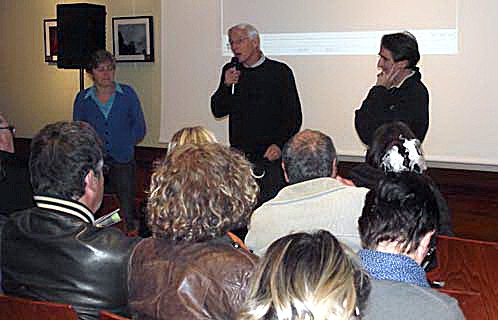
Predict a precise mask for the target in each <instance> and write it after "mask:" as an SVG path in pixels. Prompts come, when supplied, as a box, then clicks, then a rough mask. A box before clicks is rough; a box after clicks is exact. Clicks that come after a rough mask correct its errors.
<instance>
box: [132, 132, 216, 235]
mask: <svg viewBox="0 0 498 320" xmlns="http://www.w3.org/2000/svg"><path fill="white" fill-rule="evenodd" d="M216 142H217V141H216V137H215V136H214V134H213V133H212V132H211V131H209V130H208V129H206V128H204V127H202V126H196V127H185V128H182V129H180V130H178V131H177V132H175V133H174V134H173V136H172V137H171V140H170V142H169V144H168V149H167V153H166V154H170V153H171V152H172V151H173V150H174V149H175V148H176V147H180V146H183V145H186V144H196V145H199V144H204V143H216ZM146 202H147V199H145V200H144V201H143V202H142V204H141V217H140V228H139V234H140V236H142V237H144V238H146V237H150V235H151V233H150V230H149V228H148V226H147V221H146V220H147V208H146Z"/></svg>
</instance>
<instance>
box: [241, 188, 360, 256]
mask: <svg viewBox="0 0 498 320" xmlns="http://www.w3.org/2000/svg"><path fill="white" fill-rule="evenodd" d="M367 192H368V189H366V188H357V187H349V186H345V185H343V184H341V183H340V182H339V181H337V180H336V179H333V178H317V179H313V180H308V181H304V182H300V183H296V184H293V185H290V186H287V187H285V188H283V189H282V190H280V192H279V193H278V194H277V196H276V197H275V198H273V199H272V200H270V201H268V202H266V203H264V204H263V205H262V206H261V207H259V208H258V209H256V211H254V213H253V214H252V216H251V222H250V225H249V232H248V233H247V236H246V238H245V243H246V245H247V246H248V247H249V249H251V250H253V252H254V253H255V254H256V255H259V256H262V255H263V254H264V253H265V252H266V249H267V248H268V247H269V246H270V244H271V243H272V242H273V241H275V240H277V239H279V238H281V237H283V236H285V235H288V234H290V233H295V232H303V231H306V232H310V231H314V230H319V229H324V230H328V231H330V232H331V233H333V234H334V235H335V236H336V237H337V238H338V239H339V240H340V241H342V242H343V243H346V244H347V245H349V246H350V247H352V249H353V250H355V251H357V250H359V249H360V246H361V244H360V236H359V234H358V218H359V217H360V215H361V210H362V209H363V203H364V199H365V195H366V193H367Z"/></svg>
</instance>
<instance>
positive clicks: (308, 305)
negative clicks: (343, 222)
mask: <svg viewBox="0 0 498 320" xmlns="http://www.w3.org/2000/svg"><path fill="white" fill-rule="evenodd" d="M369 292H370V282H369V279H368V277H367V276H366V274H365V273H364V272H363V271H362V270H361V268H360V266H359V264H358V262H357V259H356V257H355V256H354V254H353V253H352V251H351V250H350V249H348V248H347V247H346V246H343V245H341V244H340V243H339V241H338V240H337V239H336V238H335V237H334V236H333V235H332V234H330V233H329V232H328V231H324V230H321V231H318V232H316V233H295V234H291V235H288V236H285V237H283V238H280V239H279V240H277V241H275V242H274V243H273V244H272V245H271V246H270V247H269V249H268V251H267V252H266V254H265V256H264V257H263V258H262V260H260V262H259V264H258V266H257V268H256V271H255V273H254V275H253V278H252V279H251V289H250V292H249V295H248V298H247V300H246V303H245V305H244V306H243V308H242V311H241V314H240V316H239V318H238V319H239V320H260V319H261V320H263V319H265V320H283V319H285V320H301V319H303V320H304V319H314V320H330V319H354V317H355V315H358V313H359V312H361V310H363V307H364V304H365V301H366V299H367V297H368V294H369Z"/></svg>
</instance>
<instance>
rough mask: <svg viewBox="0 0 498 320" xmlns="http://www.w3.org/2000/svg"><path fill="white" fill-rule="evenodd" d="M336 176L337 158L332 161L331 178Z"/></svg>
mask: <svg viewBox="0 0 498 320" xmlns="http://www.w3.org/2000/svg"><path fill="white" fill-rule="evenodd" d="M335 177H337V158H335V159H334V161H332V178H335Z"/></svg>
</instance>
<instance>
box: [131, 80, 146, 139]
mask: <svg viewBox="0 0 498 320" xmlns="http://www.w3.org/2000/svg"><path fill="white" fill-rule="evenodd" d="M129 88H130V92H131V93H130V99H131V116H130V118H131V132H132V133H133V138H134V141H135V144H137V143H139V142H140V141H142V140H143V138H144V137H145V133H146V124H145V118H144V113H143V111H142V106H141V104H140V100H139V99H138V96H137V94H136V92H135V90H133V88H131V87H129Z"/></svg>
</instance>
